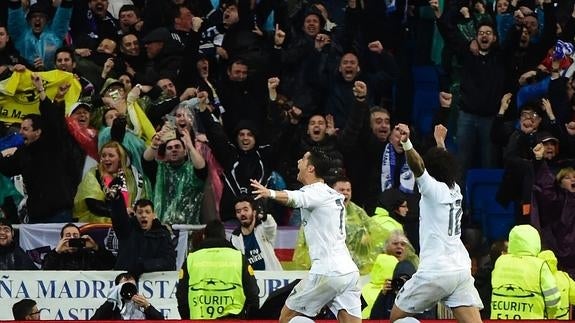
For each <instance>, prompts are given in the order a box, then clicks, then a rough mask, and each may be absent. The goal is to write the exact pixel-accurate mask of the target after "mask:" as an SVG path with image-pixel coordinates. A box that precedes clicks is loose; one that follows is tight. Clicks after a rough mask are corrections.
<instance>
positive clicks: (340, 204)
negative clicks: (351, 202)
mask: <svg viewBox="0 0 575 323" xmlns="http://www.w3.org/2000/svg"><path fill="white" fill-rule="evenodd" d="M335 204H336V205H337V207H338V208H340V211H339V233H340V234H343V217H344V211H345V206H343V203H342V202H341V200H335Z"/></svg>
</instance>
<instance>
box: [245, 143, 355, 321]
mask: <svg viewBox="0 0 575 323" xmlns="http://www.w3.org/2000/svg"><path fill="white" fill-rule="evenodd" d="M329 164H330V160H329V158H328V157H327V156H326V155H325V154H324V153H322V152H318V151H309V152H306V153H305V154H304V156H303V158H301V159H300V160H299V161H298V170H299V172H298V176H297V179H298V181H299V182H301V183H302V184H303V185H304V186H303V187H302V188H301V189H299V190H297V191H287V190H285V191H274V190H270V189H268V188H266V187H264V186H263V185H261V184H260V183H259V182H257V181H255V180H252V187H253V191H252V192H253V194H255V198H256V199H260V198H271V199H274V200H276V201H278V202H280V203H282V204H284V205H287V206H290V207H299V208H301V216H302V225H303V226H304V235H305V240H306V242H307V244H308V247H309V255H310V258H311V260H312V264H311V269H310V270H309V275H308V277H307V278H306V279H303V280H302V281H301V282H300V283H299V284H298V285H296V287H295V288H294V289H293V291H292V293H291V294H290V296H289V297H288V299H287V300H286V303H285V305H284V307H283V308H282V311H281V315H280V322H282V323H287V322H289V321H290V320H291V319H292V318H295V317H298V316H302V315H305V316H308V317H314V316H316V315H317V314H318V313H319V311H320V310H321V309H322V308H323V307H324V306H326V305H327V306H328V307H329V309H330V310H331V311H332V312H333V313H334V315H336V316H337V319H338V321H339V322H361V301H360V295H361V291H360V289H359V287H358V286H357V283H358V280H359V270H358V269H357V266H356V265H355V263H354V262H353V260H352V259H351V255H350V253H349V250H348V249H347V246H346V245H345V234H346V233H345V207H344V204H343V200H344V196H343V195H342V194H340V193H338V192H337V191H335V190H334V189H332V188H331V187H329V186H328V185H326V184H325V183H324V180H323V177H324V176H325V175H326V174H327V171H328V170H329Z"/></svg>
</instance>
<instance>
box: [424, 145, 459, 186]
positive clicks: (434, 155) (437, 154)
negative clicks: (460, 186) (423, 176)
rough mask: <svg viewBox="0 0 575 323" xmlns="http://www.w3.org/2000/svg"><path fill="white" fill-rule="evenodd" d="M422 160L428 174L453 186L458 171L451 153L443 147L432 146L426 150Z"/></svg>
mask: <svg viewBox="0 0 575 323" xmlns="http://www.w3.org/2000/svg"><path fill="white" fill-rule="evenodd" d="M423 160H424V162H425V168H426V169H427V172H428V173H429V175H431V176H433V178H435V179H436V180H438V181H440V182H443V183H445V184H447V186H448V187H449V188H453V186H454V185H455V181H456V179H457V174H458V171H459V170H458V164H457V161H456V160H455V156H453V154H451V153H450V152H448V151H447V150H445V149H443V148H439V147H433V148H431V149H429V150H428V151H427V153H426V154H425V157H424V158H423Z"/></svg>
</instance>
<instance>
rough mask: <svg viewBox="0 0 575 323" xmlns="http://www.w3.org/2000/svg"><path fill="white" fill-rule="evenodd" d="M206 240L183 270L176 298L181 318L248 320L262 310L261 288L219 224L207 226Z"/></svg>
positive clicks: (191, 255) (204, 236) (188, 259)
mask: <svg viewBox="0 0 575 323" xmlns="http://www.w3.org/2000/svg"><path fill="white" fill-rule="evenodd" d="M203 238H204V240H203V241H202V242H201V243H200V244H199V246H198V248H197V250H196V251H194V252H192V253H190V254H188V257H187V259H186V261H185V263H184V265H183V266H182V269H181V270H180V281H179V284H178V289H177V291H176V297H177V299H178V311H179V312H180V316H181V318H182V319H192V320H201V319H217V318H222V317H226V318H241V319H248V318H249V317H250V313H252V311H257V310H258V308H259V296H258V295H259V288H258V285H257V283H256V279H255V276H254V271H253V269H252V267H251V266H250V265H249V264H248V262H247V260H246V259H245V257H244V256H243V255H242V253H241V252H240V251H238V250H236V249H235V248H234V247H233V245H232V244H231V243H230V242H229V241H228V240H226V233H225V229H224V225H223V224H222V222H220V221H219V220H214V221H211V222H209V223H208V224H207V225H206V227H205V229H204V234H203Z"/></svg>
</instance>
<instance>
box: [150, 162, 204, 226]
mask: <svg viewBox="0 0 575 323" xmlns="http://www.w3.org/2000/svg"><path fill="white" fill-rule="evenodd" d="M203 197H204V181H202V180H201V179H199V178H198V177H197V176H196V175H195V173H194V165H192V163H191V162H190V161H189V160H186V161H185V162H184V163H183V164H181V165H177V166H172V165H169V164H167V163H164V162H158V172H157V175H156V187H155V190H154V205H155V208H156V214H157V215H158V218H159V219H160V221H161V222H162V223H170V224H200V220H201V208H202V199H203Z"/></svg>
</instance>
